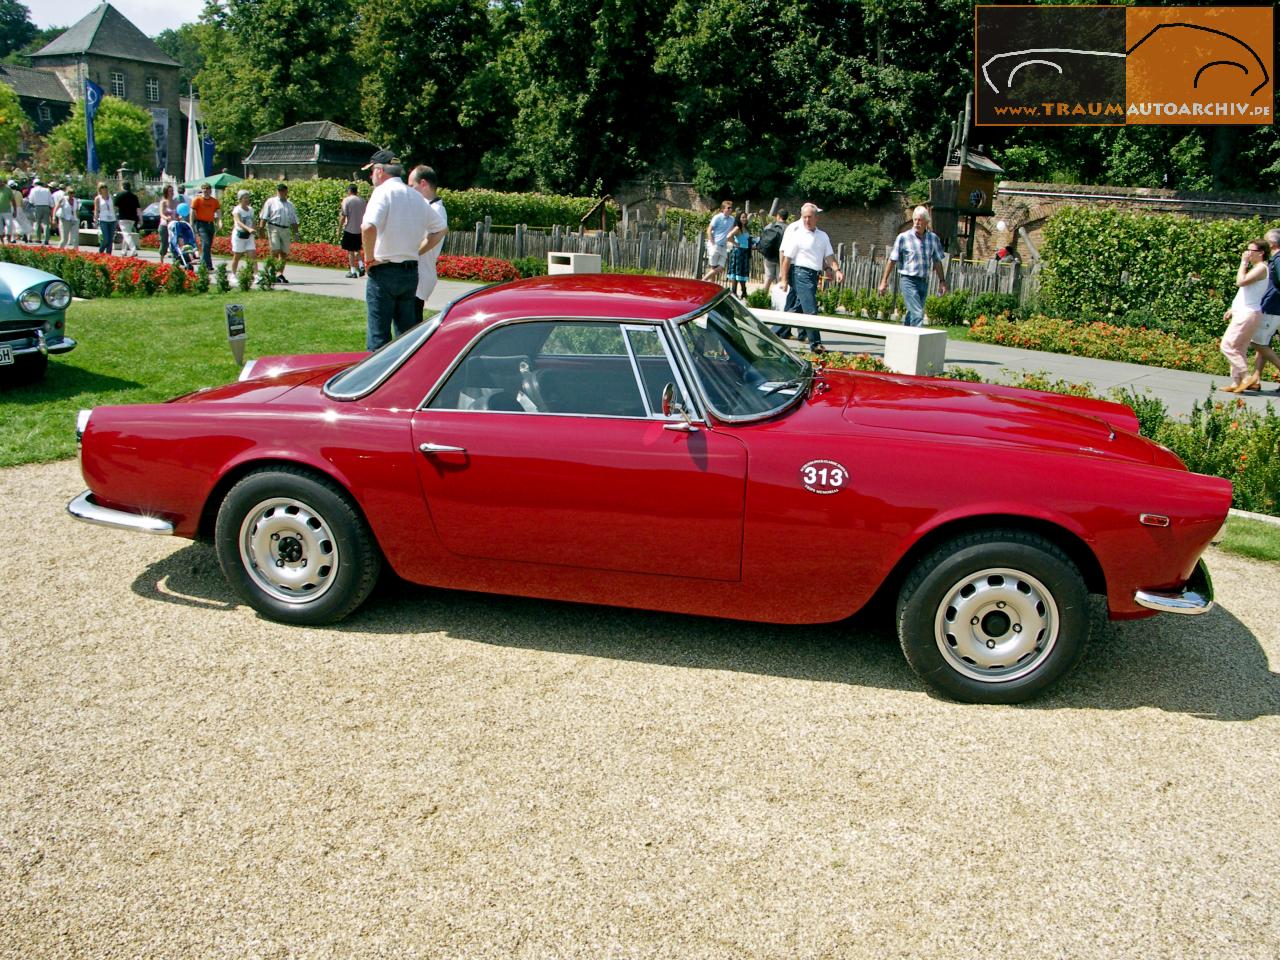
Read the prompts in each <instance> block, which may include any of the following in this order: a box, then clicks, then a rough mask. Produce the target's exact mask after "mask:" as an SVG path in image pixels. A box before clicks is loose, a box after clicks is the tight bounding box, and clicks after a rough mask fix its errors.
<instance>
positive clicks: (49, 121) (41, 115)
mask: <svg viewBox="0 0 1280 960" xmlns="http://www.w3.org/2000/svg"><path fill="white" fill-rule="evenodd" d="M0 83H6V84H8V85H9V86H11V87H13V90H14V92H15V93H16V94H17V95H18V105H19V106H20V107H22V112H23V113H25V114H26V115H27V116H28V117H30V118H31V123H32V125H33V126H34V127H35V129H36V133H38V134H40V135H41V136H43V135H44V134H47V133H48V132H49V131H50V130H52V129H53V128H54V127H56V126H57V125H58V124H60V123H61V122H62V121H63V120H65V119H67V117H69V116H71V107H72V104H74V103H75V101H74V100H73V99H72V98H71V94H70V93H69V92H68V91H67V88H66V87H64V86H63V85H62V83H61V81H59V80H58V78H57V76H56V75H54V74H52V73H50V72H49V71H47V70H33V69H31V68H30V67H22V66H18V65H17V64H8V63H5V64H0Z"/></svg>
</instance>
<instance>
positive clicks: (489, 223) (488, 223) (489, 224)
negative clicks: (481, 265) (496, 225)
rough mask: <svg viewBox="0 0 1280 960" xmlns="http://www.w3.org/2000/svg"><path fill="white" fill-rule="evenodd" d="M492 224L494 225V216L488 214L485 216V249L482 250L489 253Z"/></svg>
mask: <svg viewBox="0 0 1280 960" xmlns="http://www.w3.org/2000/svg"><path fill="white" fill-rule="evenodd" d="M492 226H493V217H489V216H486V217H485V218H484V250H483V251H481V252H482V253H485V254H488V252H489V230H490V228H491V227H492Z"/></svg>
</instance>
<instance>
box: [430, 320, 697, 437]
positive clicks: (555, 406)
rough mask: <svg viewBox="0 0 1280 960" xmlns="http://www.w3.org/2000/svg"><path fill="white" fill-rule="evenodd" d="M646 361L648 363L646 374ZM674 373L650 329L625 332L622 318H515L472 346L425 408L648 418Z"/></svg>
mask: <svg viewBox="0 0 1280 960" xmlns="http://www.w3.org/2000/svg"><path fill="white" fill-rule="evenodd" d="M646 337H647V338H649V339H647V340H646V339H645V338H646ZM647 366H648V367H652V370H651V371H649V372H648V373H646V367H647ZM659 368H661V370H660V369H659ZM671 379H672V374H671V366H670V362H669V361H668V360H667V357H666V351H665V349H664V348H663V346H662V342H661V339H660V338H659V336H658V333H657V331H655V330H653V329H641V328H627V329H626V330H625V331H624V328H623V326H622V325H621V324H618V323H609V322H602V321H581V322H575V321H538V322H533V323H513V324H509V325H507V326H505V327H499V328H498V329H496V330H494V331H492V332H490V333H489V334H487V335H486V336H485V337H484V338H483V339H481V340H480V341H479V342H478V343H477V344H476V345H475V346H474V347H472V348H471V350H470V352H469V353H468V354H467V356H466V357H465V358H464V359H463V360H462V362H461V363H459V364H458V366H457V367H455V368H454V370H453V373H451V374H450V375H449V379H448V380H446V381H445V383H444V385H443V386H442V387H441V388H440V390H439V391H438V392H437V393H436V395H435V396H434V397H433V398H432V400H431V403H430V406H431V407H432V408H434V409H444V410H486V411H500V412H506V413H546V414H564V415H579V416H600V417H648V416H651V415H653V414H654V413H656V411H657V410H658V409H659V408H660V405H661V404H660V398H661V394H662V386H663V384H665V383H667V382H668V381H670V380H671ZM659 380H661V382H658V381H659ZM641 381H643V382H644V384H645V386H644V392H643V393H642V392H641V387H640V383H641ZM651 383H655V384H656V387H655V386H651ZM650 397H652V398H653V399H648V398H650Z"/></svg>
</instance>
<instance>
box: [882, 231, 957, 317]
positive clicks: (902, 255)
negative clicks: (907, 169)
mask: <svg viewBox="0 0 1280 960" xmlns="http://www.w3.org/2000/svg"><path fill="white" fill-rule="evenodd" d="M944 256H945V254H944V253H943V250H942V241H941V240H940V239H938V235H937V234H936V233H934V232H933V231H932V230H930V229H929V211H928V210H926V209H925V208H924V207H916V208H915V210H913V211H912V212H911V229H910V230H903V231H902V233H900V234H898V237H897V239H896V240H894V241H893V249H892V250H890V251H889V258H888V259H887V260H885V262H884V274H883V275H882V276H881V277H880V296H882V297H883V296H884V294H885V291H886V290H888V289H889V273H890V272H891V271H892V270H893V265H894V264H895V263H896V264H897V265H898V276H899V278H901V281H902V283H901V287H902V299H903V301H904V302H905V303H906V305H907V316H906V319H905V320H903V323H905V324H906V325H907V326H908V327H918V326H921V325H922V324H923V323H924V298H925V297H926V296H927V295H928V293H929V268H930V267H933V269H934V272H936V273H937V274H938V293H939V294H944V293H946V292H947V279H946V274H944V273H943V272H942V261H943V259H944Z"/></svg>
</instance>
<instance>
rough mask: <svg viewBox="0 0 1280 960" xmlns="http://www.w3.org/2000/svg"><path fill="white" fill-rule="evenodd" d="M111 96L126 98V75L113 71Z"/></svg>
mask: <svg viewBox="0 0 1280 960" xmlns="http://www.w3.org/2000/svg"><path fill="white" fill-rule="evenodd" d="M111 95H112V96H113V97H122V98H123V97H124V74H123V73H117V72H116V71H114V70H112V71H111Z"/></svg>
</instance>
